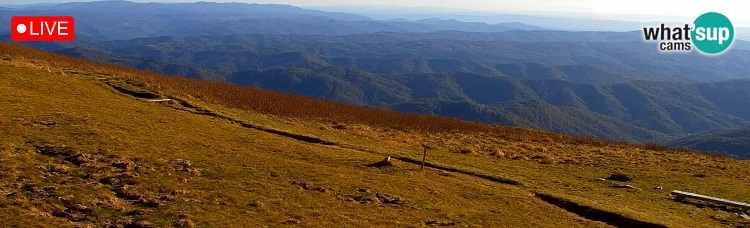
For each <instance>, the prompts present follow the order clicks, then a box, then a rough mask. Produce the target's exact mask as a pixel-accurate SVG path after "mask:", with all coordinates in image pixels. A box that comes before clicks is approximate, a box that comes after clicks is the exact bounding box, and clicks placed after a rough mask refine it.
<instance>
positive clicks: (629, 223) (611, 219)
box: [535, 193, 667, 228]
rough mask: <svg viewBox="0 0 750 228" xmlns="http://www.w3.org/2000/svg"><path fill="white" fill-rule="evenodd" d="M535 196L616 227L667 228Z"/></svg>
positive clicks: (550, 196) (588, 207)
mask: <svg viewBox="0 0 750 228" xmlns="http://www.w3.org/2000/svg"><path fill="white" fill-rule="evenodd" d="M535 195H536V197H537V198H539V199H541V200H542V201H544V202H547V203H550V204H552V205H555V206H557V207H559V208H562V209H563V210H566V211H569V212H572V213H573V214H577V215H578V216H581V217H584V218H586V219H589V220H594V221H600V222H604V223H607V224H609V225H612V226H616V227H659V228H661V227H664V228H666V227H667V226H665V225H662V224H656V223H652V222H646V221H641V220H637V219H633V218H629V217H626V216H623V215H621V214H617V213H614V212H610V211H605V210H601V209H597V208H593V207H590V206H586V205H581V204H578V203H576V202H573V201H570V200H567V199H563V198H560V197H557V196H553V195H549V194H544V193H536V194H535Z"/></svg>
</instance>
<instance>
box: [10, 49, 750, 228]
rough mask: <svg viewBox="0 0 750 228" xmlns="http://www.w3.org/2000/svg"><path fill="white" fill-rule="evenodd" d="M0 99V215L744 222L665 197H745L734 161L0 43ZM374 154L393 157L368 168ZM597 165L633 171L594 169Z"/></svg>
mask: <svg viewBox="0 0 750 228" xmlns="http://www.w3.org/2000/svg"><path fill="white" fill-rule="evenodd" d="M0 107H2V109H0V136H2V137H0V196H3V197H0V225H2V226H11V227H13V226H41V227H68V226H85V225H87V224H88V225H96V226H108V225H112V226H116V227H117V226H135V227H150V226H160V227H162V226H175V227H192V226H197V227H206V226H216V227H247V226H260V225H271V226H305V227H331V226H347V227H349V226H368V227H370V226H372V227H394V226H398V227H400V226H407V227H413V226H417V227H419V226H457V227H464V226H485V227H505V226H508V227H605V226H610V225H615V226H636V225H637V226H654V227H660V226H670V227H717V226H747V225H750V223H749V222H748V221H747V220H744V219H742V218H740V217H739V216H738V215H737V214H735V213H733V212H727V211H723V210H720V209H719V208H712V207H697V206H695V205H690V204H683V203H680V202H676V201H673V200H672V199H671V198H670V197H669V196H668V192H669V191H670V190H673V189H679V190H686V191H693V192H698V193H703V194H710V195H714V196H718V197H725V198H729V199H734V200H740V201H750V185H749V184H748V183H750V179H748V176H749V175H748V174H750V170H748V169H747V167H748V165H750V163H748V161H738V160H732V159H729V158H724V157H717V156H708V155H702V154H695V153H690V152H678V151H667V150H655V149H657V148H651V147H648V146H635V145H626V144H614V143H607V142H602V141H594V140H587V139H579V138H573V137H567V136H563V135H557V134H550V133H545V132H539V131H533V130H524V129H515V128H505V127H498V126H491V125H481V124H475V123H468V122H463V121H458V120H453V119H446V118H436V117H426V116H417V115H404V114H399V113H395V112H389V111H382V110H376V109H366V108H358V107H352V106H346V105H340V104H334V103H326V102H322V101H317V100H313V99H308V98H303V97H297V96H290V95H283V94H278V93H273V92H266V91H262V90H257V89H252V88H243V87H237V86H230V85H225V84H220V83H215V82H205V81H195V80H188V79H183V78H176V77H164V76H159V75H156V74H152V73H147V72H143V71H137V70H131V69H123V68H118V67H113V66H108V65H99V64H92V63H87V62H85V61H81V60H75V59H69V58H66V57H60V56H56V55H50V54H47V53H43V52H39V51H36V50H32V49H28V48H24V47H19V46H11V45H6V44H2V45H0ZM423 144H427V145H429V146H431V147H432V148H433V149H432V150H431V151H430V153H429V154H428V156H427V161H428V162H429V163H428V164H427V166H428V167H427V168H425V169H424V170H422V169H420V167H419V165H417V164H415V163H414V161H415V160H416V161H418V160H419V159H420V158H421V151H422V145H423ZM386 156H392V158H394V161H393V166H391V167H370V166H368V165H370V164H372V163H375V162H378V161H381V160H383V158H384V157H386ZM416 163H419V162H416ZM613 173H624V174H626V175H628V176H630V177H632V178H633V180H632V181H630V182H629V183H619V182H614V181H608V180H603V179H601V178H605V177H607V176H609V175H610V174H613ZM625 184H628V185H630V186H632V187H633V188H628V187H626V186H625ZM657 186H659V187H660V188H656V187H657Z"/></svg>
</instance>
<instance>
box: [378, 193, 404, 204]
mask: <svg viewBox="0 0 750 228" xmlns="http://www.w3.org/2000/svg"><path fill="white" fill-rule="evenodd" d="M376 196H377V197H378V199H379V200H380V202H383V203H385V204H400V203H401V197H399V196H396V195H391V194H388V193H377V194H376Z"/></svg>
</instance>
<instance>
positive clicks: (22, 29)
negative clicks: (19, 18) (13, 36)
mask: <svg viewBox="0 0 750 228" xmlns="http://www.w3.org/2000/svg"><path fill="white" fill-rule="evenodd" d="M16 31H18V33H26V25H24V24H18V25H16Z"/></svg>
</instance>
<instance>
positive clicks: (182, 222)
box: [174, 215, 195, 228]
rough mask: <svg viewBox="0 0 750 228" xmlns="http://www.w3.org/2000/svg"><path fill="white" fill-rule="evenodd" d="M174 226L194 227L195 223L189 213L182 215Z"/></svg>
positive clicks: (181, 227) (182, 227)
mask: <svg viewBox="0 0 750 228" xmlns="http://www.w3.org/2000/svg"><path fill="white" fill-rule="evenodd" d="M174 226H175V227H177V228H193V227H195V223H194V222H193V221H192V220H190V218H189V217H188V216H187V215H180V217H179V219H177V222H176V223H175V224H174Z"/></svg>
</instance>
